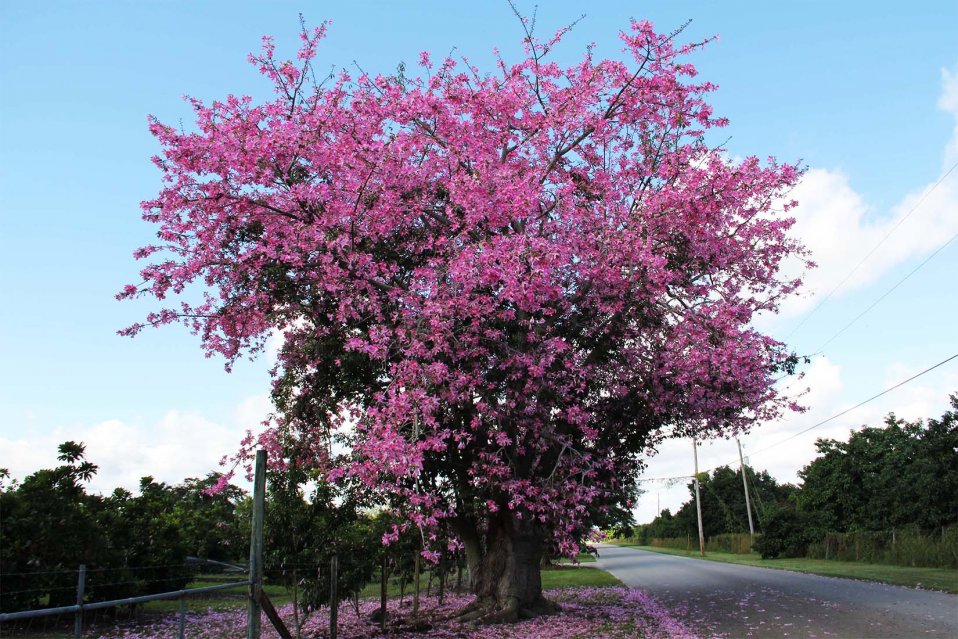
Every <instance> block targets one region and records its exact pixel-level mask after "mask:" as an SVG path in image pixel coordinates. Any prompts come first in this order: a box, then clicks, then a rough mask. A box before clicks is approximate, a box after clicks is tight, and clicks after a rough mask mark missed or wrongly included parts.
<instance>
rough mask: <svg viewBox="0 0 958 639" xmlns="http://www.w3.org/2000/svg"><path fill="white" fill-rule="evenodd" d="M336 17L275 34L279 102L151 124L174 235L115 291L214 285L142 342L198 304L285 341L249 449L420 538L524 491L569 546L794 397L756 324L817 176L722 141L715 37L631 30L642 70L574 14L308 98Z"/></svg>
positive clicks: (773, 305) (152, 320)
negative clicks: (667, 465)
mask: <svg viewBox="0 0 958 639" xmlns="http://www.w3.org/2000/svg"><path fill="white" fill-rule="evenodd" d="M324 33H325V25H324V27H322V28H320V29H318V30H316V31H313V32H311V33H309V32H304V35H303V47H302V50H301V51H300V54H299V56H298V58H297V60H296V62H290V61H286V62H282V61H278V60H277V59H276V58H275V57H274V49H273V44H272V41H271V40H269V39H266V40H265V42H264V48H263V52H262V54H261V55H259V56H254V57H252V58H251V59H252V60H253V62H254V64H256V65H257V66H258V67H259V69H260V71H261V72H262V73H264V74H265V75H266V76H267V77H268V78H270V79H271V80H272V82H273V83H274V84H275V87H276V94H277V98H276V99H275V100H274V101H271V102H267V103H265V104H254V103H253V101H252V99H251V98H249V97H245V96H240V97H237V96H229V97H227V98H226V99H225V100H224V101H217V102H213V103H212V104H211V105H206V104H204V103H202V102H200V101H199V100H192V104H193V106H194V108H195V112H196V129H195V130H194V131H192V132H183V131H181V130H180V129H179V128H177V127H172V126H169V125H165V124H162V123H161V122H159V121H157V120H156V119H151V120H150V130H151V132H152V133H153V134H154V135H155V136H156V137H157V139H158V140H159V142H160V143H161V144H162V146H163V153H162V155H161V156H159V157H157V158H155V163H156V165H157V166H158V167H159V168H160V170H161V171H162V172H163V179H164V183H165V185H164V188H163V189H162V191H161V192H160V193H159V195H158V196H157V197H156V198H154V199H151V200H148V201H146V202H144V203H143V205H142V206H143V210H144V218H145V219H146V220H148V221H149V222H152V223H155V224H156V225H157V227H158V233H157V235H158V238H159V244H158V245H157V246H149V247H145V248H144V249H141V250H140V251H138V252H137V257H139V258H143V259H151V260H153V262H152V263H151V264H149V265H148V266H146V267H145V268H144V269H143V270H142V276H143V282H142V283H140V284H139V285H129V286H127V287H125V288H124V289H123V291H122V292H121V293H120V295H119V297H121V298H129V297H136V296H141V295H147V296H153V297H155V298H156V299H157V300H166V299H167V298H170V297H178V298H185V299H197V298H198V299H199V300H200V301H198V302H188V301H185V299H184V301H180V302H179V303H178V304H176V303H174V304H173V305H171V306H169V307H167V308H164V309H161V310H159V311H156V312H155V313H152V314H151V315H149V316H148V318H147V321H146V323H145V324H137V325H134V326H132V327H130V328H128V329H126V330H125V331H124V333H126V334H131V335H132V334H135V333H137V332H138V331H139V330H140V329H141V328H143V326H145V325H162V324H168V323H172V322H182V323H184V324H186V325H187V326H189V327H190V328H191V329H192V330H193V331H194V332H196V333H197V334H198V335H199V336H200V337H201V338H202V341H203V345H204V348H205V349H206V352H207V353H208V354H214V353H217V354H221V355H223V356H225V358H226V359H227V361H228V362H232V361H234V360H235V359H236V358H237V357H239V356H241V355H242V354H244V353H256V352H257V351H258V350H260V349H262V347H263V345H264V343H265V340H266V339H267V338H268V337H269V336H270V335H271V334H273V332H274V331H276V330H280V331H282V333H283V335H284V344H283V348H282V350H281V353H280V357H279V364H278V366H277V369H276V371H275V380H276V382H275V389H274V390H275V396H276V398H277V403H278V409H279V413H280V415H282V417H280V418H278V419H277V420H276V421H274V422H272V423H271V425H270V430H268V431H267V432H266V433H265V434H264V435H262V436H260V437H258V438H256V439H250V440H249V441H248V442H247V444H248V446H247V447H246V450H248V449H249V447H252V446H253V445H254V444H258V445H265V446H267V447H269V448H270V449H271V450H272V451H273V453H274V454H271V459H273V460H274V462H275V461H276V460H278V459H283V460H284V461H283V462H282V463H300V462H304V463H310V464H312V465H314V466H316V465H318V466H319V467H321V468H322V469H324V470H325V471H326V472H327V473H328V477H329V478H332V479H344V480H349V481H352V482H358V483H361V485H363V486H364V487H365V488H366V489H367V492H368V495H369V497H370V499H371V500H372V501H377V502H379V503H397V504H400V505H402V507H403V508H405V509H406V511H407V515H408V518H407V521H408V522H409V523H410V524H414V525H417V526H419V527H421V528H423V529H429V528H435V527H436V526H438V525H439V524H440V523H441V522H442V521H443V520H446V519H450V518H456V517H461V516H465V517H469V518H473V519H475V520H477V521H481V520H482V518H483V517H485V516H486V515H488V514H489V513H494V512H497V511H500V512H501V511H503V509H509V510H511V511H512V512H514V513H516V516H517V517H525V518H532V519H533V520H534V521H535V522H536V523H537V525H538V526H540V527H541V529H543V530H545V531H547V532H548V537H549V540H550V541H551V542H552V543H553V545H554V546H555V547H558V548H559V549H560V550H562V551H563V552H567V553H569V554H574V553H575V552H576V551H577V549H578V541H579V540H580V539H581V538H582V537H583V535H585V534H586V532H587V531H588V530H589V529H590V528H591V525H592V521H593V517H594V516H595V515H596V514H598V513H599V512H601V510H602V509H603V508H604V507H605V506H606V505H608V504H610V503H616V502H617V503H625V502H626V501H627V500H628V498H629V495H630V493H631V492H632V488H634V485H633V484H632V481H633V478H634V477H635V475H636V472H637V471H638V470H639V468H640V467H641V464H642V461H641V460H642V455H643V454H644V453H646V452H647V451H648V450H649V449H650V448H652V447H654V446H655V445H656V444H657V443H658V442H659V441H660V440H661V439H662V438H664V437H669V436H675V435H688V434H695V435H697V436H699V437H708V436H718V435H730V434H734V433H736V432H738V431H741V430H743V429H746V428H748V426H749V425H750V424H751V423H753V422H754V421H755V420H757V419H770V418H772V417H775V416H776V415H778V414H779V413H780V412H781V411H782V410H783V409H784V408H786V407H787V406H788V405H789V402H788V401H787V400H786V399H784V398H782V397H780V396H778V394H777V392H776V390H775V388H774V382H775V379H776V376H777V375H778V374H779V373H780V372H781V367H782V363H783V361H785V359H786V357H787V356H788V352H787V351H786V350H785V348H784V346H783V345H782V344H781V343H779V342H777V341H775V340H774V339H772V338H771V337H769V336H766V335H763V334H761V333H759V332H758V331H756V330H755V329H754V328H752V327H751V325H750V321H751V320H752V318H753V317H754V316H755V314H756V313H760V312H774V311H775V310H776V309H777V307H778V304H779V303H780V301H781V300H782V299H783V297H785V296H788V295H790V294H791V293H793V292H794V291H795V290H796V288H797V287H798V285H799V282H798V281H797V280H792V279H785V278H782V277H781V275H780V273H779V265H780V264H781V262H782V260H783V259H785V258H787V257H789V256H798V257H799V258H801V257H802V256H803V255H804V250H803V248H802V247H801V246H800V245H799V244H798V243H797V242H796V241H795V240H793V239H791V238H789V237H788V236H787V234H786V232H787V230H788V229H789V227H790V226H791V224H792V220H791V219H790V218H788V217H787V215H785V214H784V213H785V212H786V211H787V210H788V209H789V208H790V207H791V206H793V204H794V203H791V202H788V201H787V199H785V196H786V195H787V193H788V191H789V190H790V189H791V188H792V187H793V186H794V185H795V183H796V181H797V180H798V178H799V174H800V171H799V170H798V169H797V168H796V167H794V166H790V165H787V164H780V163H777V162H776V161H775V160H774V159H769V160H768V161H767V162H764V163H763V162H760V161H759V160H758V159H756V158H754V157H749V158H745V159H744V160H741V161H733V160H732V159H730V158H729V157H728V156H727V155H726V154H725V153H724V152H723V150H722V149H721V148H714V147H711V146H709V145H708V144H707V143H706V139H707V137H706V136H707V133H708V131H709V130H710V129H712V128H715V127H722V126H725V125H726V122H725V121H724V120H723V119H721V118H716V117H713V115H712V109H711V107H710V106H709V105H708V104H707V102H706V97H707V95H708V93H709V92H710V91H712V90H713V89H714V87H713V85H711V84H709V83H707V82H704V83H695V82H693V81H692V78H693V77H694V76H695V69H694V68H693V67H692V66H691V65H689V64H688V63H686V62H683V61H681V58H682V57H683V56H684V55H685V54H687V53H690V52H691V51H692V50H693V49H695V48H696V46H691V45H689V46H677V45H676V44H675V38H674V37H671V36H667V35H661V34H658V33H656V32H655V31H654V30H653V28H652V26H651V25H650V24H649V23H647V22H634V23H633V24H632V25H631V29H630V30H629V31H628V32H627V33H623V34H622V35H621V39H622V41H623V43H624V45H625V50H626V52H627V57H628V58H629V60H627V61H619V60H595V59H593V57H592V55H591V53H589V54H587V55H586V56H585V57H584V58H583V59H582V60H581V62H579V63H578V64H575V65H573V66H571V67H568V68H562V67H560V66H559V65H557V64H555V63H554V62H550V61H549V60H548V58H547V57H546V53H547V52H548V50H549V49H551V48H552V47H553V46H555V45H556V44H557V43H558V41H559V39H560V38H561V36H562V33H563V32H560V33H559V34H557V35H556V36H555V38H553V39H551V40H549V41H547V42H539V41H537V40H535V39H534V38H530V39H528V40H527V42H526V46H527V53H528V57H527V58H526V59H524V60H522V61H520V62H518V63H515V64H509V63H507V62H506V61H505V60H502V59H501V58H500V59H498V63H497V70H496V71H495V72H494V73H488V74H483V73H481V72H480V71H479V70H478V69H476V68H474V67H471V66H469V65H468V64H466V65H462V64H459V63H457V62H456V61H454V60H451V59H446V60H443V61H441V62H438V63H435V64H434V63H433V62H432V61H430V59H429V57H428V56H423V58H422V59H421V64H422V75H421V77H408V76H406V75H405V74H403V75H400V76H397V77H392V76H390V77H387V76H377V77H371V76H368V75H365V74H362V75H359V76H358V77H352V76H351V75H350V74H348V73H346V72H342V73H340V74H339V75H338V76H337V77H335V78H333V79H331V81H330V82H329V83H328V84H321V85H319V86H311V85H310V83H309V81H308V80H309V78H310V77H311V74H310V73H309V65H310V62H311V60H312V59H313V57H314V56H315V55H316V46H317V43H318V41H319V40H320V39H321V38H322V37H323V35H324ZM188 289H189V290H190V291H192V293H190V294H189V295H184V294H185V293H186V292H187V290H188ZM334 440H339V441H340V442H342V443H344V444H346V446H347V447H348V449H349V454H348V455H343V456H339V457H337V456H335V455H333V454H332V453H333V452H334V450H335V448H334V447H333V445H332V444H333V441H334ZM291 450H293V451H295V453H290V451H291ZM291 454H292V455H293V457H294V458H290V455H291ZM240 459H241V460H243V457H242V455H241V458H240Z"/></svg>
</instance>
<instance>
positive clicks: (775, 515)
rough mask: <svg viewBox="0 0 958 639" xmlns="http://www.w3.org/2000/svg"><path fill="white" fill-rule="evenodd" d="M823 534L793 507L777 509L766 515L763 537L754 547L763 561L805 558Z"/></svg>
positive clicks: (758, 539) (756, 541)
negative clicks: (782, 558) (812, 544)
mask: <svg viewBox="0 0 958 639" xmlns="http://www.w3.org/2000/svg"><path fill="white" fill-rule="evenodd" d="M820 538H821V534H820V533H819V532H818V530H817V527H816V526H814V525H813V522H812V521H811V519H810V518H809V517H807V516H805V515H803V514H802V513H800V512H798V511H797V510H795V509H794V508H791V507H775V508H771V509H769V511H768V512H767V513H766V515H765V521H764V530H763V532H762V536H761V537H759V538H757V539H756V540H755V545H754V546H753V547H754V549H755V550H756V551H758V552H759V553H761V555H762V559H774V558H775V557H804V556H805V554H806V552H807V551H808V547H809V545H810V544H811V543H812V542H814V541H816V540H818V539H820Z"/></svg>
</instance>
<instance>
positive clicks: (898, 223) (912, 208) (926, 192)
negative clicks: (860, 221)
mask: <svg viewBox="0 0 958 639" xmlns="http://www.w3.org/2000/svg"><path fill="white" fill-rule="evenodd" d="M955 168H958V161H956V162H955V163H954V164H952V165H951V168H949V169H948V170H947V171H945V173H943V174H942V176H941V177H940V178H938V181H937V182H935V183H934V184H933V185H932V187H931V188H930V189H928V190H927V191H925V193H924V194H923V195H922V196H921V198H920V199H919V200H918V201H917V202H916V203H915V204H914V206H912V207H911V209H909V211H908V212H907V213H906V214H905V215H904V216H903V217H902V218H901V219H900V220H898V222H897V223H896V224H895V226H893V227H892V228H891V229H889V231H888V232H887V233H886V234H885V236H884V237H882V239H881V240H879V241H878V244H876V245H875V246H873V247H872V249H871V250H870V251H869V252H868V254H867V255H865V257H863V258H862V259H861V260H860V261H859V262H858V263H857V264H856V265H855V266H854V267H853V268H852V270H851V271H849V272H848V274H847V275H845V277H844V278H843V279H842V281H840V282H839V283H838V284H836V285H835V287H834V288H832V290H830V291H829V292H828V294H826V295H825V297H823V298H822V299H821V300H819V302H818V304H816V305H815V307H814V308H812V310H810V311H809V312H808V313H806V314H805V316H804V317H802V319H801V321H799V323H798V324H797V325H796V326H795V328H793V329H792V330H791V332H789V334H788V335H787V336H786V337H785V339H784V341H788V339H789V338H791V336H792V335H794V334H795V333H797V332H798V330H799V329H800V328H801V327H802V326H804V324H805V322H807V321H808V320H809V318H810V317H811V316H812V315H814V314H815V313H816V312H818V310H819V309H820V308H821V307H822V306H823V305H824V304H825V302H827V301H828V300H829V299H830V298H831V297H832V295H834V294H835V293H836V292H837V291H838V290H839V289H840V288H841V287H842V286H844V285H845V283H846V282H848V280H849V279H851V277H852V275H854V274H855V273H856V272H858V269H859V268H861V266H862V264H864V263H865V262H866V261H868V259H869V258H870V257H871V256H872V255H874V254H875V251H877V250H878V249H879V247H881V246H882V245H883V244H884V243H885V242H886V241H887V240H888V238H889V237H891V235H892V233H894V232H895V231H896V230H897V229H898V227H899V226H901V225H902V223H903V222H904V221H905V220H907V219H908V218H909V217H911V214H912V213H914V212H915V211H916V210H917V209H918V207H919V206H921V205H922V204H923V203H924V202H925V200H926V199H928V196H929V195H931V194H932V193H933V192H934V191H935V189H937V188H938V186H939V185H941V183H942V182H944V181H945V180H946V179H947V178H948V176H949V175H951V174H952V172H953V171H954V170H955ZM952 239H954V238H952ZM950 241H951V240H949V242H950ZM936 253H937V251H936Z"/></svg>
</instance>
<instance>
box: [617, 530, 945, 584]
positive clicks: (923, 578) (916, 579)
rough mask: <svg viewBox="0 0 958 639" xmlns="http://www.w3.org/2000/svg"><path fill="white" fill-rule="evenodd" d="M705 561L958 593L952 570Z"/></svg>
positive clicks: (720, 555) (718, 556)
mask: <svg viewBox="0 0 958 639" xmlns="http://www.w3.org/2000/svg"><path fill="white" fill-rule="evenodd" d="M612 543H615V545H617V546H629V547H634V548H640V549H642V550H650V551H652V552H659V553H663V554H666V555H678V556H680V557H692V558H696V559H701V557H700V556H699V553H698V551H689V550H675V549H672V548H654V547H652V546H639V545H638V544H625V543H618V542H612ZM705 559H708V560H709V561H720V562H724V563H728V564H742V565H745V566H758V567H759V568H775V569H778V570H792V571H795V572H807V573H810V574H813V575H823V576H826V577H845V578H847V579H858V580H860V581H878V582H881V583H886V584H894V585H897V586H909V587H912V588H919V587H920V588H925V589H929V590H941V591H944V592H950V593H952V594H958V570H952V569H950V568H913V567H910V566H888V565H885V564H866V563H861V562H854V561H832V560H825V559H804V558H799V559H762V558H761V557H759V556H758V555H757V554H755V553H752V554H749V555H733V554H731V553H724V552H709V553H707V554H706V556H705Z"/></svg>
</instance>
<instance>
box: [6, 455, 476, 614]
mask: <svg viewBox="0 0 958 639" xmlns="http://www.w3.org/2000/svg"><path fill="white" fill-rule="evenodd" d="M58 459H59V461H60V465H59V466H57V467H56V468H50V469H42V470H39V471H37V472H35V473H33V474H31V475H29V476H28V477H26V478H25V479H24V480H23V481H22V482H18V481H15V480H14V481H11V480H10V477H9V473H7V472H6V471H5V470H3V469H0V594H2V596H0V612H14V611H19V610H29V609H35V608H44V607H57V606H65V605H71V604H74V603H76V592H77V576H78V575H77V569H78V567H79V566H80V565H81V564H83V565H85V566H86V567H87V570H86V579H85V591H86V600H87V601H107V600H112V599H121V598H126V597H133V596H138V595H145V594H153V593H159V592H168V591H173V590H178V589H181V588H183V587H184V586H185V585H186V584H187V583H189V582H190V580H192V579H193V578H194V577H195V576H196V574H197V572H198V570H199V568H198V567H197V566H198V564H197V562H192V561H189V562H188V557H197V558H201V559H211V560H216V561H221V562H228V563H231V564H235V563H245V561H246V559H247V558H248V557H249V537H250V521H251V513H252V499H251V498H250V496H249V495H248V494H247V493H246V492H245V491H243V490H242V489H240V488H238V487H236V486H233V485H227V486H226V488H225V489H224V490H220V491H211V488H213V487H214V486H216V485H217V483H218V482H219V479H220V475H218V474H216V473H212V474H210V475H208V476H207V477H205V478H203V479H196V478H189V479H186V480H184V481H183V482H182V483H180V484H176V485H168V484H165V483H161V482H156V481H155V480H154V479H153V478H152V477H144V478H143V479H141V481H140V487H139V491H138V494H136V495H134V494H132V493H131V492H129V491H127V490H124V489H122V488H118V489H116V490H114V491H113V493H112V494H110V495H108V496H103V495H95V494H88V493H87V492H86V489H85V486H84V484H85V483H86V482H88V481H89V480H90V479H91V478H93V476H94V475H95V474H96V472H97V470H98V468H97V466H96V465H95V464H94V463H92V462H91V461H89V460H87V459H86V451H85V448H84V445H83V444H81V443H76V442H65V443H63V444H61V445H60V447H59V456H58ZM267 477H268V481H267V493H266V520H265V540H264V542H265V543H264V548H265V552H264V564H265V565H264V569H265V575H266V579H267V581H268V582H270V583H274V584H279V585H283V586H285V587H286V588H287V589H288V590H289V591H290V594H291V595H292V596H293V597H294V601H295V602H296V604H297V606H296V607H297V615H296V617H295V623H296V625H297V626H299V625H300V624H301V623H302V622H304V621H305V618H306V616H307V615H308V614H309V613H310V612H312V611H314V610H316V609H317V608H319V607H321V606H323V605H325V604H326V603H327V602H328V601H329V596H330V594H329V593H330V590H329V588H330V579H329V570H330V561H331V559H332V557H333V555H336V557H337V563H338V571H337V581H336V583H337V590H338V594H339V597H340V599H341V600H348V599H350V598H355V597H356V596H357V595H358V593H359V591H360V590H361V589H362V588H363V587H364V586H365V585H366V584H367V583H369V582H370V580H372V579H373V578H374V577H375V576H376V575H381V570H382V568H383V566H385V567H386V570H387V572H388V574H389V575H391V576H394V577H397V578H398V580H399V582H400V585H401V588H402V589H405V586H406V584H409V583H411V582H412V580H413V577H414V575H415V574H416V572H418V569H420V567H421V565H424V560H423V558H422V557H421V556H420V553H421V552H422V550H423V539H422V537H421V535H420V534H419V532H418V529H416V528H415V527H414V526H413V527H404V526H403V525H402V523H403V522H402V521H401V520H398V519H397V518H396V516H395V515H392V514H389V513H388V512H387V511H386V510H384V509H383V508H375V507H371V505H370V504H369V503H367V502H366V500H365V499H364V495H365V493H364V491H362V490H361V489H360V487H355V486H352V487H351V486H340V487H336V486H332V485H330V484H328V483H323V482H319V481H316V480H315V475H313V474H312V473H311V472H310V470H309V469H306V468H282V469H278V470H271V471H270V472H268V473H267ZM304 486H309V487H310V489H309V492H308V493H307V492H305V491H304ZM387 534H388V536H389V537H390V539H391V540H392V541H391V543H390V544H389V546H388V547H386V546H384V545H383V537H384V535H387ZM439 542H441V543H437V544H436V546H437V547H438V552H436V553H435V557H434V558H435V559H436V563H434V564H431V565H430V571H429V576H430V585H431V584H432V580H433V579H435V580H437V584H438V585H437V587H438V588H439V592H440V593H441V592H442V591H443V587H444V585H445V583H446V579H447V578H448V576H449V575H450V574H452V573H456V572H459V573H460V574H459V577H458V579H459V580H461V578H462V576H461V568H462V565H463V563H464V562H463V557H462V555H461V553H460V552H458V551H455V550H451V548H455V546H454V544H450V543H449V540H439ZM417 557H418V559H417Z"/></svg>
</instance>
